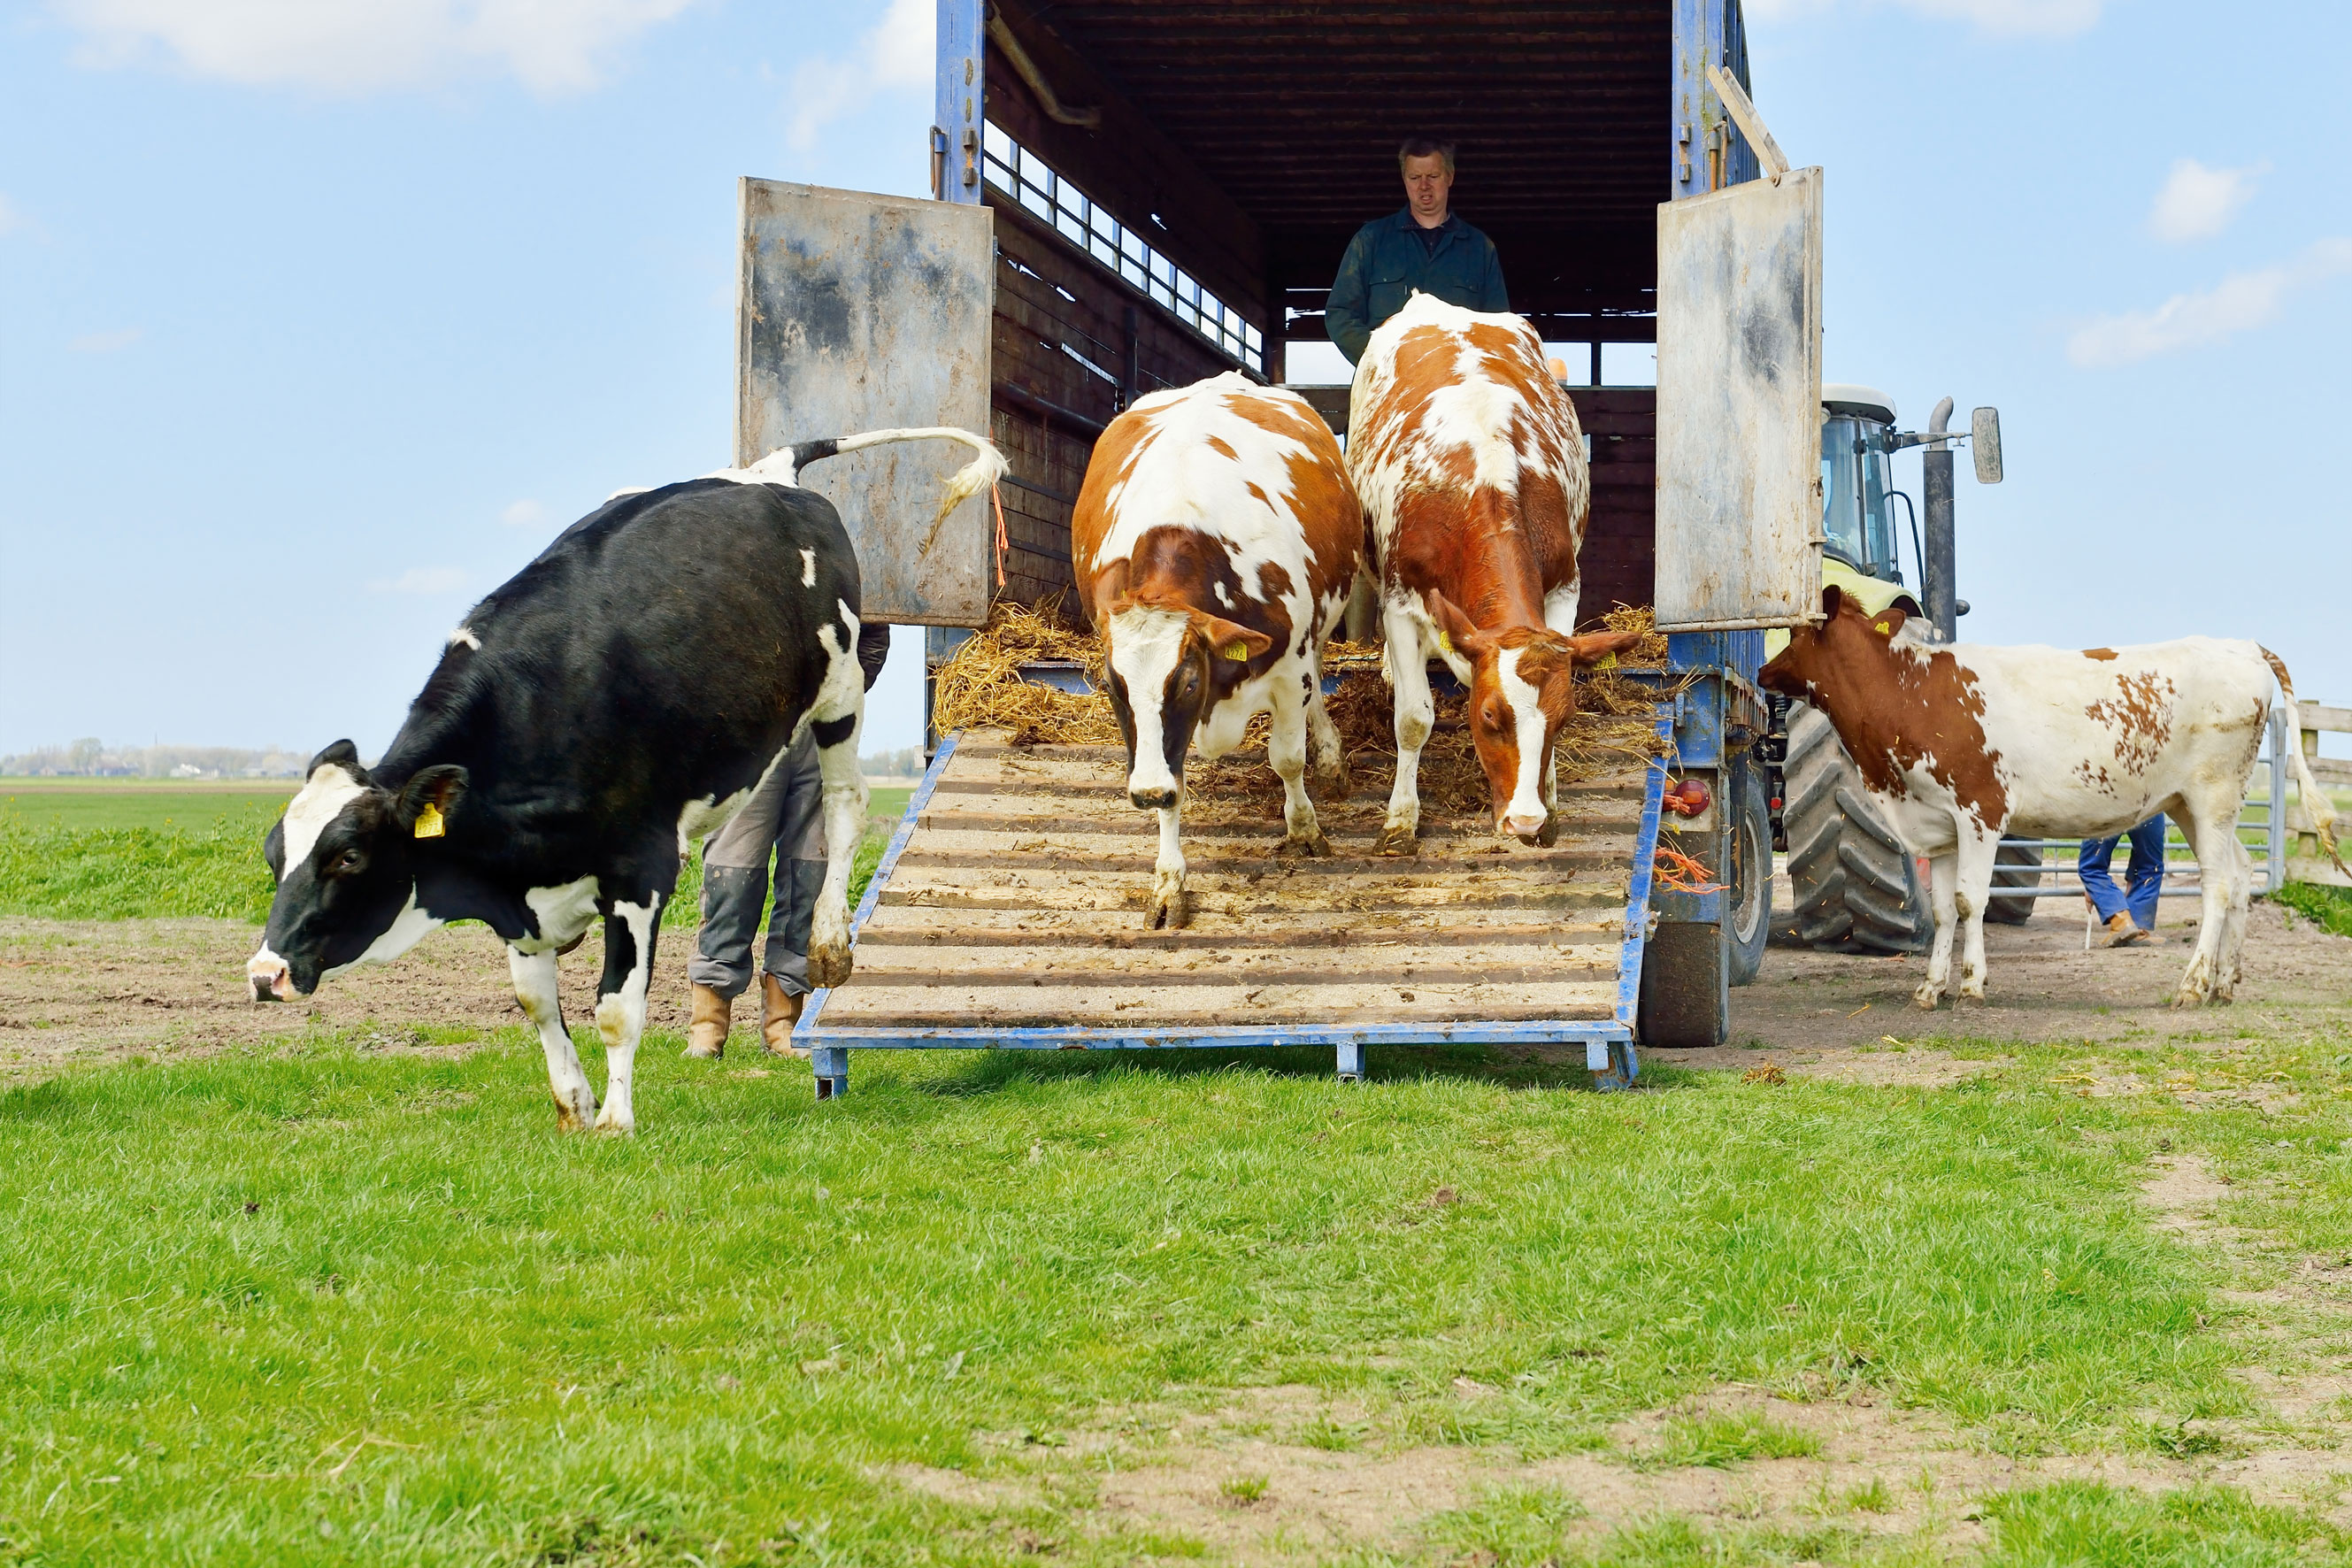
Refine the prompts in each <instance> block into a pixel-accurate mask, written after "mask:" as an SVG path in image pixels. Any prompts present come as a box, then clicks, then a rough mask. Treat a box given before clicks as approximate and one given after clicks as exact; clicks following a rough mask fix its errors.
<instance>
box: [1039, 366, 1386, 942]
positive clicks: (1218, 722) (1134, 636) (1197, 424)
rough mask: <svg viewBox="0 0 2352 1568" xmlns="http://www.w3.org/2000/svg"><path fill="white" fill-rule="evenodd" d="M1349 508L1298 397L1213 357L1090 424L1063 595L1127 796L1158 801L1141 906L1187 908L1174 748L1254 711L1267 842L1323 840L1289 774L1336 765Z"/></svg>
mask: <svg viewBox="0 0 2352 1568" xmlns="http://www.w3.org/2000/svg"><path fill="white" fill-rule="evenodd" d="M1363 538H1364V524H1363V514H1362V512H1361V511H1360V510H1359V508H1358V507H1357V504H1356V493H1355V491H1354V490H1353V489H1350V488H1349V484H1348V471H1347V468H1346V467H1345V466H1344V465H1343V464H1342V462H1341V461H1340V458H1339V443H1338V442H1336V441H1335V440H1333V439H1332V436H1331V428H1330V426H1328V425H1326V424H1325V423H1324V422H1323V420H1322V417H1321V416H1318V414H1317V413H1316V412H1315V410H1314V409H1313V408H1311V407H1309V406H1308V405H1307V401H1306V399H1304V398H1302V397H1300V396H1298V395H1297V394H1296V393H1291V392H1285V391H1283V390H1282V389H1280V388H1279V387H1266V386H1260V385H1258V384H1255V382H1252V381H1250V380H1249V379H1247V378H1246V377H1244V376H1242V375H1239V374H1233V373H1230V372H1229V373H1227V374H1223V375H1220V376H1217V377H1214V378H1213V379H1212V380H1208V381H1204V382H1201V383H1199V384H1196V385H1192V386H1187V387H1181V388H1176V389H1171V390H1170V391H1167V392H1157V393H1154V394H1152V395H1150V396H1149V397H1145V398H1142V399H1140V400H1139V401H1138V402H1137V403H1136V404H1135V405H1134V406H1133V407H1131V408H1129V410H1128V411H1127V412H1126V413H1124V414H1122V415H1120V416H1118V418H1117V419H1114V420H1112V421H1111V424H1110V428H1108V430H1106V431H1104V432H1103V434H1102V437H1101V438H1100V439H1099V440H1097V442H1096V443H1095V450H1094V457H1093V458H1092V459H1091V460H1090V461H1089V462H1088V463H1087V478H1086V482H1085V484H1084V485H1082V486H1081V487H1080V488H1079V490H1078V501H1077V507H1076V510H1075V512H1074V513H1073V514H1072V516H1071V519H1070V556H1071V560H1072V563H1073V564H1074V565H1075V567H1076V572H1077V578H1078V594H1079V597H1080V600H1081V602H1082V603H1084V604H1085V605H1086V607H1087V614H1088V615H1089V616H1092V618H1093V621H1094V626H1095V629H1096V630H1097V632H1098V633H1099V634H1100V635H1101V637H1102V639H1103V647H1104V654H1105V658H1104V663H1105V666H1106V668H1107V670H1108V679H1109V685H1110V697H1111V706H1112V707H1113V709H1114V710H1116V711H1117V712H1118V727H1119V731H1120V733H1121V734H1122V735H1123V736H1124V737H1125V739H1126V742H1127V765H1128V776H1127V795H1128V798H1129V800H1131V801H1133V802H1134V803H1135V805H1137V806H1139V807H1141V808H1143V809H1145V810H1150V811H1156V812H1158V813H1159V814H1160V858H1159V862H1158V865H1157V867H1156V868H1155V873H1154V876H1153V878H1152V889H1151V914H1150V923H1151V924H1152V925H1153V926H1155V927H1157V926H1160V925H1163V924H1165V925H1170V926H1180V925H1182V924H1183V923H1184V921H1185V907H1184V855H1183V850H1182V848H1181V846H1180V844H1179V842H1178V832H1177V829H1178V810H1179V802H1180V798H1181V795H1182V793H1183V782H1184V757H1185V752H1186V751H1187V750H1188V749H1189V748H1190V747H1191V746H1192V743H1193V742H1194V740H1195V738H1196V737H1195V731H1197V732H1198V734H1197V739H1198V742H1199V744H1200V748H1201V754H1202V756H1204V757H1217V756H1222V755H1223V754H1224V753H1225V752H1230V751H1231V750H1233V749H1234V746H1236V745H1238V744H1239V743H1240V742H1241V739H1242V731H1243V730H1244V727H1245V726H1246V725H1247V724H1248V723H1249V721H1250V720H1251V719H1252V718H1254V717H1255V716H1256V715H1257V714H1260V713H1269V714H1271V715H1272V717H1273V726H1272V733H1271V735H1270V736H1269V738H1268V741H1267V744H1266V760H1267V761H1268V762H1270V763H1273V764H1274V771H1275V772H1276V773H1278V774H1279V775H1281V778H1282V789H1283V808H1282V815H1283V821H1284V824H1285V826H1286V828H1287V833H1286V837H1285V838H1284V840H1283V847H1284V849H1285V850H1287V851H1295V852H1302V853H1305V854H1309V855H1328V854H1329V853H1330V846H1329V845H1328V842H1327V841H1326V840H1325V838H1324V836H1323V829H1322V827H1321V826H1320V825H1318V823H1317V821H1316V818H1315V806H1314V804H1313V803H1312V802H1311V801H1309V800H1308V799H1307V789H1306V785H1305V783H1304V778H1303V775H1304V773H1305V772H1306V767H1307V749H1308V746H1309V744H1310V743H1311V744H1312V746H1313V749H1314V764H1315V773H1316V777H1317V780H1318V783H1323V782H1327V781H1328V783H1330V784H1335V785H1336V784H1338V783H1339V781H1340V779H1341V778H1342V777H1343V776H1344V773H1345V758H1344V756H1343V755H1342V753H1341V752H1340V748H1339V731H1337V730H1335V729H1334V728H1333V727H1332V724H1331V720H1330V716H1329V715H1328V714H1327V713H1326V712H1325V711H1324V710H1323V691H1322V687H1321V685H1320V680H1321V674H1322V659H1323V639H1324V638H1325V637H1328V636H1330V634H1331V628H1332V626H1334V625H1335V624H1337V622H1338V620H1339V615H1340V612H1341V611H1342V610H1344V609H1345V608H1346V607H1347V599H1348V586H1349V583H1351V582H1352V581H1353V580H1354V578H1355V575H1356V571H1357V568H1358V566H1359V565H1360V563H1361V562H1362V559H1363Z"/></svg>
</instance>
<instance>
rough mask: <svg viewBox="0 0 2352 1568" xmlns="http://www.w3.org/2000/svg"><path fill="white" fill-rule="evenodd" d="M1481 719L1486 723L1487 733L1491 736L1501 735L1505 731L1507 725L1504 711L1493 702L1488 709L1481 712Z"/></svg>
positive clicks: (1488, 705) (1488, 704) (1487, 705)
mask: <svg viewBox="0 0 2352 1568" xmlns="http://www.w3.org/2000/svg"><path fill="white" fill-rule="evenodd" d="M1479 718H1480V719H1482V720H1483V721H1485V722H1486V733H1488V734H1489V735H1499V734H1501V733H1502V732H1503V731H1504V729H1505V725H1504V723H1503V710H1501V709H1500V708H1497V707H1496V706H1495V705H1494V704H1493V703H1492V702H1489V703H1487V704H1486V708H1485V709H1484V710H1482V711H1481V712H1480V714H1479Z"/></svg>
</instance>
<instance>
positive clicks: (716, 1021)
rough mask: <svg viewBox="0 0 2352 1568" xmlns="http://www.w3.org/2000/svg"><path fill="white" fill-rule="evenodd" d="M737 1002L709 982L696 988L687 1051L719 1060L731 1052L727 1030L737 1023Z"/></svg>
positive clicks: (710, 1059) (707, 1059) (706, 1059)
mask: <svg viewBox="0 0 2352 1568" xmlns="http://www.w3.org/2000/svg"><path fill="white" fill-rule="evenodd" d="M734 1011H735V1007H734V1004H733V1003H731V1002H730V1001H729V1000H728V999H727V998H726V997H724V996H721V995H720V994H719V993H718V992H716V991H713V990H712V989H711V988H710V987H709V986H708V985H698V986H696V987H695V988H694V1023H693V1025H692V1026H690V1027H689V1028H688V1030H687V1035H686V1054H687V1055H688V1056H690V1057H699V1058H702V1059H703V1060H705V1061H716V1060H717V1059H719V1058H720V1057H723V1056H725V1055H726V1054H727V1031H728V1029H729V1027H730V1026H731V1025H732V1024H733V1023H734Z"/></svg>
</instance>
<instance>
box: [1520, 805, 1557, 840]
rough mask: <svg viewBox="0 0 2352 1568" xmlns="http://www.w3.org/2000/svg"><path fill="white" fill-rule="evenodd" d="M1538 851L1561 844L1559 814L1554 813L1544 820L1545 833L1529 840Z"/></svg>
mask: <svg viewBox="0 0 2352 1568" xmlns="http://www.w3.org/2000/svg"><path fill="white" fill-rule="evenodd" d="M1528 843H1530V844H1533V845H1534V846H1535V847H1537V848H1538V849H1549V848H1550V847H1552V846H1553V845H1555V844H1557V843H1559V813H1558V812H1556V811H1555V812H1552V813H1551V814H1550V815H1549V816H1546V817H1545V818H1544V825H1543V831H1542V832H1541V833H1538V834H1537V835H1536V836H1535V837H1533V838H1531V839H1529V840H1528Z"/></svg>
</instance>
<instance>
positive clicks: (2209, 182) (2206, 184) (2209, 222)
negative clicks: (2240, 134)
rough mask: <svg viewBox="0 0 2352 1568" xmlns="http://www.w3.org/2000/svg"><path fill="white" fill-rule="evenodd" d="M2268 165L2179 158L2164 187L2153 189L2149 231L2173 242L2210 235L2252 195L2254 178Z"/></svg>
mask: <svg viewBox="0 0 2352 1568" xmlns="http://www.w3.org/2000/svg"><path fill="white" fill-rule="evenodd" d="M2270 169H2271V166H2270V165H2269V164H2268V163H2250V164H2248V165H2247V166H2246V167H2244V168H2242V169H2209V168H2207V167H2206V166H2205V165H2204V164H2202V163H2199V162H2198V161H2197V160H2196V159H2194V158H2183V159H2181V160H2180V161H2179V163H2175V164H2173V165H2172V173H2171V174H2169V175H2168V176H2166V178H2165V182H2164V189H2162V190H2160V191H2158V192H2157V193H2156V205H2154V206H2153V207H2150V208H2149V209H2148V214H2147V229H2148V232H2149V233H2150V234H2153V235H2154V236H2156V237H2157V238H2158V239H2162V240H2168V241H2170V242H2171V243H2172V244H2174V245H2181V244H2185V243H2187V242H2188V241H2189V240H2192V239H2210V238H2212V237H2214V236H2215V235H2217V234H2219V233H2221V231H2222V230H2223V229H2225V228H2227V227H2229V226H2230V220H2231V218H2233V217H2235V216H2238V209H2239V208H2240V207H2242V206H2244V205H2246V204H2247V203H2248V202H2249V201H2251V200H2252V199H2253V195H2254V182H2255V181H2256V180H2258V179H2260V178H2262V176H2263V175H2264V174H2269V173H2270Z"/></svg>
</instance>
